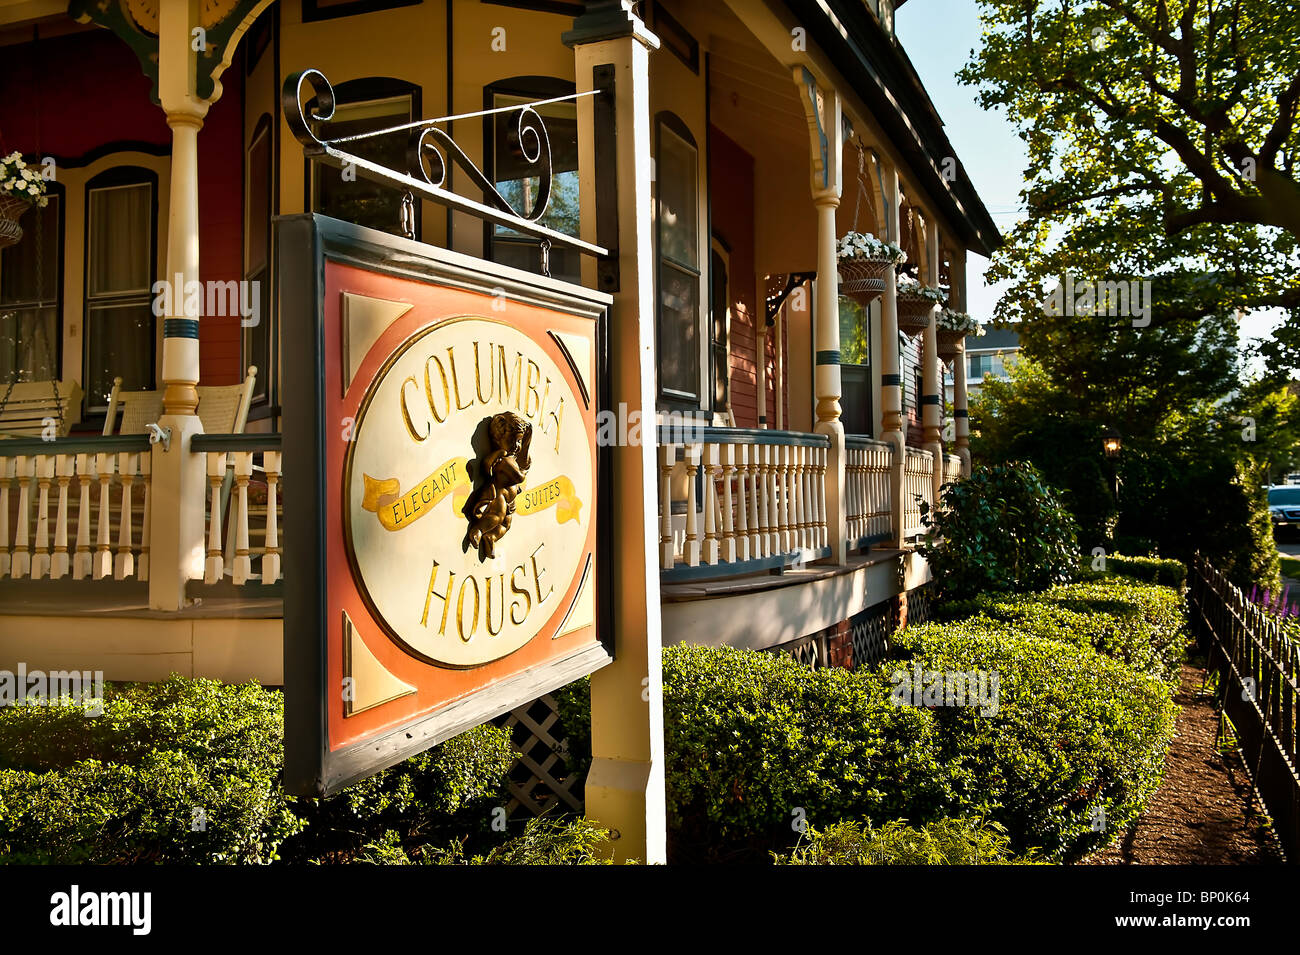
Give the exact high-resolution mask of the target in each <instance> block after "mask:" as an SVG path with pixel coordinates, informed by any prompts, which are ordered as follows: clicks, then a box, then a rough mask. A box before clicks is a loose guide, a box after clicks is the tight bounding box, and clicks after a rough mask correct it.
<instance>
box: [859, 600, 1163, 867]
mask: <svg viewBox="0 0 1300 955" xmlns="http://www.w3.org/2000/svg"><path fill="white" fill-rule="evenodd" d="M1002 628H1005V629H1002ZM896 647H898V648H899V649H901V650H903V651H905V652H907V653H908V654H909V655H910V658H909V659H908V662H907V664H905V665H910V666H912V667H919V668H921V670H922V671H923V672H924V671H938V672H941V673H949V672H954V671H956V672H962V673H969V672H972V671H986V672H989V673H996V674H998V676H999V681H1000V682H999V687H998V708H997V712H996V714H994V715H991V716H986V715H981V712H980V710H978V709H976V708H974V707H963V706H938V707H935V708H932V709H929V710H928V711H927V714H928V715H929V717H930V718H931V719H932V720H933V723H934V732H933V740H934V745H935V747H936V753H935V755H936V758H937V761H938V762H939V764H940V765H942V766H943V767H944V769H945V771H946V773H947V774H948V777H949V781H950V782H949V784H950V786H951V789H952V793H953V799H952V804H951V805H950V807H948V810H947V813H946V814H947V815H975V816H980V817H983V818H986V819H988V820H990V821H992V822H996V823H999V824H1000V825H1002V826H1003V827H1005V829H1006V832H1007V834H1008V836H1009V837H1010V840H1011V847H1012V849H1013V850H1014V851H1015V852H1017V853H1023V852H1026V851H1028V850H1031V849H1041V850H1042V852H1043V853H1044V854H1045V855H1046V856H1048V857H1050V858H1057V859H1073V858H1078V857H1079V856H1081V855H1084V854H1085V853H1087V852H1088V851H1091V850H1092V849H1095V848H1097V847H1099V846H1101V845H1103V844H1105V843H1106V842H1108V841H1109V840H1110V838H1111V836H1112V835H1113V834H1114V833H1116V832H1118V831H1120V830H1121V829H1122V828H1123V827H1124V826H1126V825H1127V824H1128V823H1129V822H1131V821H1132V820H1133V819H1134V818H1136V816H1137V815H1138V813H1140V812H1141V811H1142V809H1143V807H1144V806H1145V804H1146V800H1147V799H1148V798H1149V797H1150V795H1151V793H1152V792H1154V791H1155V789H1156V787H1157V786H1158V785H1159V782H1160V779H1161V775H1162V773H1163V769H1164V759H1165V753H1166V749H1167V747H1168V743H1169V740H1170V739H1171V738H1172V736H1173V730H1174V714H1175V712H1176V707H1175V706H1174V704H1173V702H1172V693H1171V691H1170V688H1169V687H1168V686H1167V685H1166V684H1164V683H1162V682H1160V681H1159V680H1157V679H1155V678H1152V677H1149V676H1146V675H1144V674H1141V673H1138V672H1136V671H1135V670H1133V669H1131V668H1130V667H1128V666H1125V665H1124V664H1121V663H1118V662H1116V661H1113V660H1110V659H1108V658H1106V657H1104V656H1102V655H1100V654H1098V653H1097V652H1096V651H1094V650H1092V649H1090V648H1087V647H1083V646H1074V645H1071V644H1069V643H1065V642H1060V641H1056V640H1044V639H1042V638H1041V637H1039V636H1037V635H1035V634H1033V633H1030V632H1022V631H1017V630H1014V629H1011V625H1009V624H996V623H993V622H991V621H989V620H988V619H979V618H973V619H971V620H968V621H959V622H955V623H948V624H928V625H926V626H922V627H912V628H908V629H907V630H904V631H903V632H902V633H901V634H899V636H898V638H897V640H896ZM898 667H899V664H898V663H896V662H895V663H888V662H887V663H884V664H882V665H881V666H880V667H879V668H877V671H876V673H875V678H876V679H877V680H878V681H880V683H881V685H882V688H883V686H884V684H885V681H886V680H888V679H889V678H890V676H891V674H892V672H893V671H895V670H897V669H898ZM899 815H900V816H906V818H909V819H912V820H914V821H918V822H925V821H928V820H927V819H926V817H925V816H924V815H923V814H918V813H915V812H907V813H900V814H899ZM876 818H880V817H876Z"/></svg>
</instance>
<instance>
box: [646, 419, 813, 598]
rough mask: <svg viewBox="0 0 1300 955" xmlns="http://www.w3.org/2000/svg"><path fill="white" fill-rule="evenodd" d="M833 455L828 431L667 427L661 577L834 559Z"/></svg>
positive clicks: (662, 443)
mask: <svg viewBox="0 0 1300 955" xmlns="http://www.w3.org/2000/svg"><path fill="white" fill-rule="evenodd" d="M829 450H830V442H829V441H828V440H827V438H826V436H825V435H820V434H802V433H799V432H793V431H759V430H747V429H741V428H706V427H697V428H692V427H687V428H681V427H674V426H662V427H660V429H659V451H658V453H659V549H660V566H661V569H662V572H663V578H664V579H665V580H673V579H688V578H690V577H694V576H722V575H726V574H732V573H735V574H744V573H753V572H755V571H758V570H764V569H775V568H780V567H786V566H790V565H791V564H795V563H798V562H800V561H803V560H813V559H816V558H818V557H824V556H826V555H828V554H829V553H830V547H829V544H830V534H829V531H828V529H827V526H826V506H825V500H826V464H827V456H828V455H829ZM836 533H838V531H836Z"/></svg>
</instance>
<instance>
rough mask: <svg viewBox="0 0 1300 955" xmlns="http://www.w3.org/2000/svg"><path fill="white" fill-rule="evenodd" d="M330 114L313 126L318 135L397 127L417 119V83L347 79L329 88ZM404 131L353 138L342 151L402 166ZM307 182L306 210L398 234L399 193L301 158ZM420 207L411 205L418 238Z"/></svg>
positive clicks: (328, 135) (374, 78)
mask: <svg viewBox="0 0 1300 955" xmlns="http://www.w3.org/2000/svg"><path fill="white" fill-rule="evenodd" d="M334 98H335V108H334V115H333V117H332V118H331V119H330V120H329V121H328V122H327V123H323V124H319V126H318V130H317V133H318V135H320V136H321V137H322V138H328V139H338V138H340V137H343V136H355V135H357V134H359V133H368V132H374V131H376V130H380V129H388V128H391V127H393V126H400V125H402V124H404V123H409V122H412V121H413V120H414V119H417V118H419V111H420V90H419V87H417V86H413V85H412V84H410V83H406V82H403V81H401V80H394V79H387V78H382V77H372V78H366V79H359V80H349V81H348V82H346V83H339V84H338V85H337V86H335V87H334ZM408 138H409V137H408V134H407V133H405V132H397V133H391V134H388V135H384V136H376V137H373V138H371V139H359V140H355V141H353V142H350V143H348V144H347V150H348V152H350V153H353V154H354V155H357V156H360V157H361V158H362V159H369V160H371V161H373V162H375V163H378V164H380V165H382V166H386V167H388V168H389V169H405V168H406V149H407V141H408ZM307 167H308V175H309V177H310V179H309V181H310V183H311V198H312V202H311V208H312V211H314V212H319V213H322V214H324V215H327V216H332V217H333V218H335V219H343V220H344V221H346V222H355V223H356V224H357V225H362V226H367V227H368V228H371V229H378V230H379V231H381V232H388V233H390V234H392V235H401V234H402V220H401V215H402V194H401V193H400V192H399V191H398V190H396V189H393V188H392V187H390V186H387V185H381V184H380V183H377V182H372V181H370V180H369V179H366V178H365V177H363V176H360V175H358V174H357V173H356V170H355V169H354V170H352V171H351V172H349V171H348V170H347V169H346V168H345V169H335V168H334V167H332V166H324V165H321V164H319V163H313V162H310V161H307ZM420 206H421V203H419V202H416V204H415V237H416V238H417V239H418V238H419V237H420Z"/></svg>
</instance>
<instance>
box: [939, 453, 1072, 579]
mask: <svg viewBox="0 0 1300 955" xmlns="http://www.w3.org/2000/svg"><path fill="white" fill-rule="evenodd" d="M921 511H922V522H923V523H924V524H925V526H926V528H927V532H926V536H925V539H924V541H923V543H922V545H921V548H920V550H921V553H922V554H923V555H924V556H925V558H926V560H927V561H928V562H929V565H930V572H931V573H932V574H933V575H934V577H935V579H936V580H937V582H938V587H939V590H940V593H941V594H943V595H944V596H945V597H951V598H954V599H959V600H960V599H963V598H967V597H973V596H975V595H977V594H982V593H990V592H1007V591H1011V592H1023V591H1032V590H1042V589H1043V588H1045V587H1050V586H1051V585H1052V584H1057V583H1063V582H1065V581H1067V580H1070V579H1071V578H1072V577H1073V576H1074V574H1075V572H1076V570H1077V568H1078V566H1079V545H1078V540H1077V537H1078V531H1077V527H1076V526H1075V523H1074V518H1072V517H1071V516H1070V514H1069V512H1068V511H1066V509H1065V507H1064V506H1063V505H1062V504H1061V501H1060V499H1059V498H1058V497H1057V495H1056V492H1054V491H1053V490H1052V489H1051V488H1049V487H1047V486H1046V485H1045V484H1044V483H1043V481H1042V479H1041V478H1040V477H1039V474H1038V472H1037V471H1036V470H1034V468H1033V466H1032V465H1029V464H1023V463H1018V462H1013V463H1010V464H1002V465H997V466H995V467H989V468H980V469H978V470H976V471H975V472H974V473H973V474H972V475H971V476H970V477H968V478H966V479H965V480H962V481H958V482H957V483H955V484H947V485H945V486H944V489H943V496H942V498H941V499H940V505H939V507H938V508H937V509H935V510H931V509H930V508H928V507H927V506H926V505H925V503H924V502H922V505H921Z"/></svg>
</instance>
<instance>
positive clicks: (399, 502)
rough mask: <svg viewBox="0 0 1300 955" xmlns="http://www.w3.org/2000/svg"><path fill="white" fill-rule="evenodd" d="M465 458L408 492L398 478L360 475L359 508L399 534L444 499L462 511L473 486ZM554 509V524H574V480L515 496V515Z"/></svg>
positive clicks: (552, 482) (576, 512) (564, 479)
mask: <svg viewBox="0 0 1300 955" xmlns="http://www.w3.org/2000/svg"><path fill="white" fill-rule="evenodd" d="M468 464H469V460H468V459H467V458H452V459H451V460H449V461H447V462H446V463H445V464H443V465H442V466H441V467H439V468H438V469H437V470H435V471H434V472H433V473H432V474H430V475H429V476H428V477H426V478H425V479H424V480H423V481H421V482H420V483H419V484H417V485H415V487H413V488H411V489H410V490H409V491H405V492H403V491H402V490H401V484H400V483H399V482H398V480H397V478H385V479H382V480H380V479H376V478H372V477H371V476H370V475H369V474H363V475H362V478H363V479H364V481H365V489H364V491H363V493H362V499H361V507H362V509H363V510H366V511H370V512H371V513H373V514H374V515H375V517H376V518H378V519H379V523H380V524H382V525H383V526H384V529H385V530H389V531H400V530H402V529H403V528H405V527H409V526H410V525H411V524H414V523H415V522H416V521H418V520H419V519H420V518H421V517H423V516H424V515H425V514H427V513H428V512H429V511H431V510H433V509H434V508H435V507H437V506H438V504H440V503H441V502H442V500H443V499H444V498H446V497H450V498H451V499H452V507H453V509H454V510H455V511H458V512H459V511H462V510H464V508H465V502H466V501H467V500H468V499H469V496H470V493H471V491H472V484H471V482H470V479H469V471H468V470H467V466H468ZM552 505H554V506H555V521H556V523H557V524H563V523H564V522H565V521H576V520H577V519H578V517H579V513H580V511H581V510H582V501H580V500H579V499H578V496H577V494H576V493H575V489H574V487H573V481H571V480H570V479H569V478H568V477H565V476H564V475H561V476H560V477H557V478H553V479H551V480H550V481H547V482H546V483H545V484H542V485H539V486H538V487H535V488H530V487H527V486H525V487H523V488H521V489H520V491H519V494H518V495H517V496H516V497H515V513H516V514H538V513H541V512H542V511H544V510H546V509H547V508H549V507H551V506H552Z"/></svg>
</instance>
